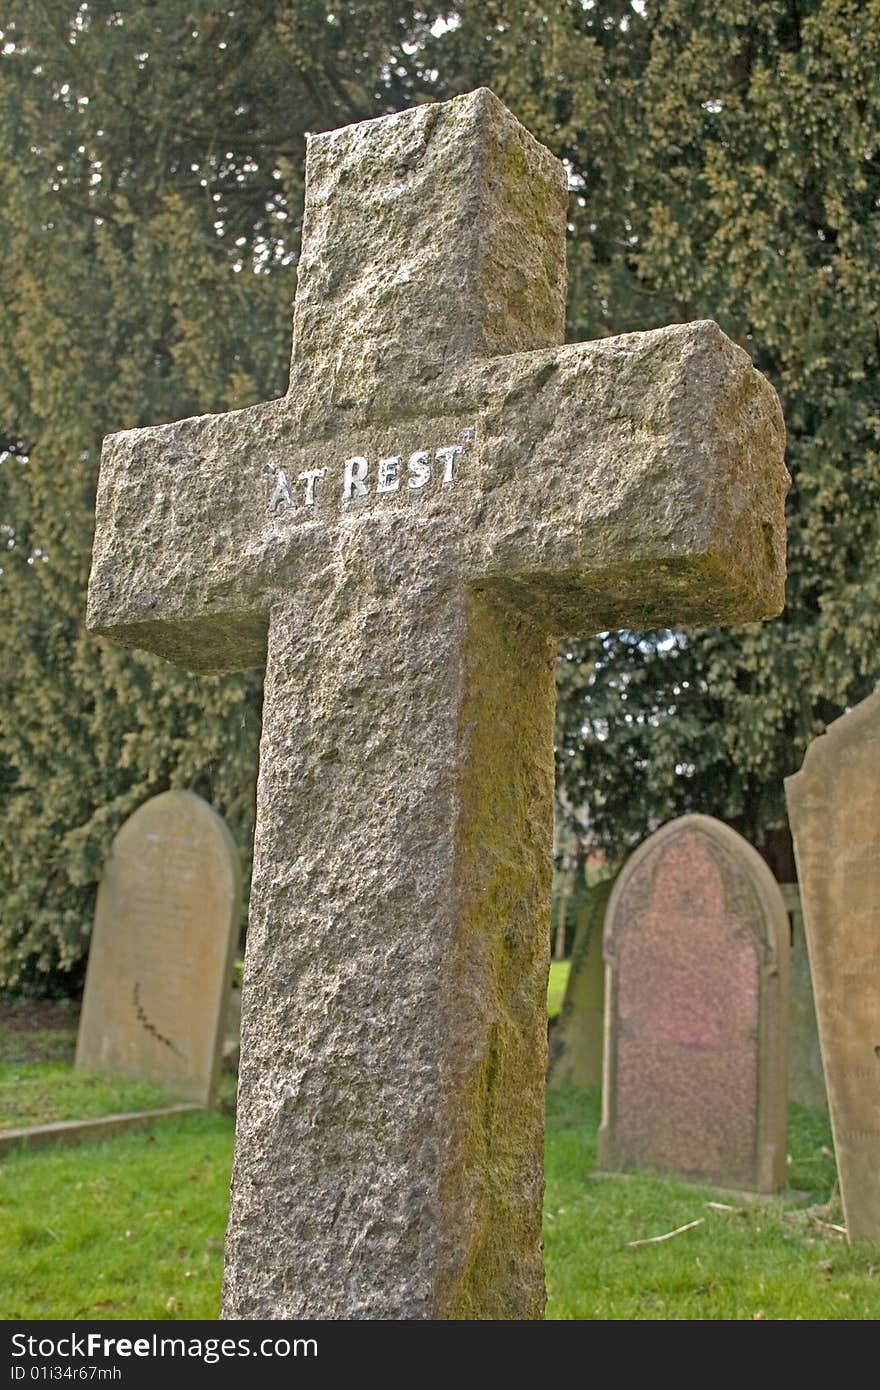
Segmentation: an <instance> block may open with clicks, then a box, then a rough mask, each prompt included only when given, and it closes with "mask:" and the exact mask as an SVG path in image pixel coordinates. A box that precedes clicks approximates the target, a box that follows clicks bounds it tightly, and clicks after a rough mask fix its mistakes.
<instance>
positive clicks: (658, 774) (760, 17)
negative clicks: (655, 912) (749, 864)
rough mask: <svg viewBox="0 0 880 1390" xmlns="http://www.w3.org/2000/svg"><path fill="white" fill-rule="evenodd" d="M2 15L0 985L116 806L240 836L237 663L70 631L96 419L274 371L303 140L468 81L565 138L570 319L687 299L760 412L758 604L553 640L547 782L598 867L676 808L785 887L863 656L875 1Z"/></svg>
mask: <svg viewBox="0 0 880 1390" xmlns="http://www.w3.org/2000/svg"><path fill="white" fill-rule="evenodd" d="M438 19H441V20H442V21H443V22H441V23H439V24H438V23H436V22H435V21H437V20H438ZM2 31H3V35H2V40H0V45H2V54H0V168H2V170H3V175H2V177H3V198H2V202H0V244H2V246H3V257H2V260H0V334H2V341H0V459H2V462H0V477H2V484H0V486H2V492H0V526H2V538H3V542H4V546H5V549H4V552H3V558H2V574H0V604H2V608H0V787H2V805H0V902H2V909H0V911H2V917H0V987H2V986H3V985H16V986H21V984H22V983H29V985H30V987H41V986H42V987H45V986H46V985H49V986H51V987H53V988H59V987H60V988H65V989H75V988H76V986H77V984H78V981H79V979H80V977H81V967H82V958H83V954H84V951H85V948H86V945H87V937H88V932H89V930H90V925H91V918H92V909H93V902H94V891H95V884H96V881H97V877H98V874H99V871H100V866H101V863H102V861H103V856H104V854H105V852H106V849H107V847H108V845H109V841H110V838H111V837H112V834H113V833H114V832H115V830H116V828H117V827H118V825H119V824H120V822H121V820H122V819H123V818H124V817H125V816H126V815H127V814H129V812H130V811H131V810H133V809H134V807H135V806H136V805H138V804H139V803H140V802H141V801H142V800H143V799H144V798H145V797H146V796H148V795H150V794H152V793H155V792H158V791H161V790H164V789H165V788H167V787H168V786H189V787H192V788H193V789H194V790H196V791H199V792H202V793H203V794H204V795H206V796H207V797H208V798H209V799H210V800H211V802H212V804H214V805H215V806H216V807H217V809H218V810H219V811H220V812H221V813H222V814H224V815H226V816H227V818H228V819H229V820H230V822H231V824H232V827H233V830H234V832H235V833H236V835H237V837H238V839H239V843H240V844H241V846H242V848H243V850H245V851H247V850H248V849H249V845H250V838H251V826H252V814H253V778H254V769H255V762H256V739H257V733H258V725H259V675H258V674H254V675H249V676H237V677H232V678H226V679H223V680H219V679H217V680H191V679H189V678H187V677H186V676H184V675H183V674H182V673H181V672H179V671H176V670H175V669H174V668H172V667H170V666H168V665H166V664H164V663H162V662H159V661H156V660H154V659H151V658H147V657H139V656H136V655H133V654H131V653H127V652H125V651H122V650H120V649H118V648H115V647H113V646H112V645H110V644H107V643H103V642H98V641H95V640H94V639H93V638H90V637H88V636H86V635H85V634H84V632H83V627H82V617H83V610H84V595H85V584H86V579H87V574H88V565H89V555H90V548H91V536H92V528H93V504H94V488H95V479H96V473H97V456H98V449H99V447H100V440H101V438H102V436H103V435H104V434H106V433H107V432H108V431H109V430H112V429H118V428H122V427H128V426H137V425H143V424H147V423H152V422H156V421H160V420H166V419H173V418H177V417H180V416H183V415H187V414H192V413H199V412H202V411H207V410H225V409H228V408H230V407H233V406H240V405H245V404H248V403H250V402H252V401H255V400H260V399H265V398H267V397H269V396H271V395H274V394H278V393H280V392H281V391H283V390H284V387H285V385H286V376H287V358H288V353H289V347H290V300H291V296H292V292H293V284H294V274H295V269H294V267H295V262H296V257H297V253H298V225H299V216H300V211H301V206H302V191H303V190H302V178H303V175H302V169H303V154H304V139H303V137H304V134H305V132H306V131H307V130H320V129H327V128H331V127H333V126H336V125H340V124H344V123H346V122H347V121H351V120H357V119H362V118H365V117H369V116H374V115H379V114H382V113H383V112H385V111H390V110H395V109H399V108H402V107H405V106H407V105H410V104H412V103H414V102H417V101H421V100H426V99H436V98H443V97H447V96H450V95H454V94H455V93H456V92H461V91H466V90H469V89H471V88H473V87H475V86H478V85H481V84H486V85H489V86H491V87H492V88H493V89H494V90H495V91H496V92H497V94H498V95H499V96H500V97H501V98H502V100H504V101H505V102H507V104H508V105H509V106H510V107H511V108H512V109H513V111H514V112H515V113H516V114H517V115H518V116H519V117H520V119H521V120H522V121H523V122H524V124H525V125H527V126H528V127H529V128H530V129H532V130H533V131H534V132H535V133H536V134H537V135H538V136H539V138H541V139H542V140H544V141H545V142H546V143H547V144H548V145H550V147H551V148H552V149H554V150H555V152H556V153H557V154H558V155H560V157H562V158H563V159H565V160H566V161H567V163H568V167H569V170H570V175H571V184H572V194H573V196H572V200H571V209H570V251H569V273H570V293H569V337H570V338H572V339H584V338H589V337H596V336H600V335H603V334H607V333H610V332H620V331H627V330H631V329H641V328H650V327H654V326H657V325H659V324H663V323H667V322H671V321H675V320H682V319H690V318H699V317H713V318H716V319H717V320H718V322H719V323H720V324H721V326H722V327H723V328H724V329H725V331H726V332H728V333H729V334H730V335H731V336H732V337H733V338H735V339H736V340H737V341H738V342H740V343H742V345H743V346H744V347H745V348H746V350H747V351H748V352H749V353H750V355H751V357H752V358H753V360H754V361H755V362H756V363H757V365H758V366H759V367H760V368H761V369H762V370H763V371H765V372H766V373H767V375H768V376H769V377H770V378H771V380H772V381H773V382H774V383H775V385H776V386H777V389H778V390H779V391H780V394H781V397H782V402H783V407H784V410H785V415H786V421H787V425H788V429H789V466H790V468H791V471H792V474H793V478H794V486H793V489H792V493H791V497H790V502H789V515H790V564H791V578H790V583H789V603H788V607H787V609H786V612H785V614H784V615H783V617H782V618H781V619H779V620H777V621H775V622H773V623H768V624H766V625H765V626H752V627H748V628H744V629H740V630H738V631H735V632H727V631H725V632H716V631H712V632H700V633H693V632H691V633H688V634H687V635H686V636H685V635H682V634H680V633H647V634H636V633H616V634H608V635H606V636H604V637H603V638H600V639H597V640H596V641H593V642H587V643H578V644H576V645H575V644H571V645H569V646H568V647H567V648H566V649H565V650H566V652H567V653H568V655H567V656H565V657H563V659H562V660H561V662H560V691H561V694H562V700H561V702H560V716H559V731H558V750H559V752H558V757H559V771H560V777H561V779H562V781H563V782H564V785H565V787H566V791H567V795H568V798H569V800H570V802H571V803H572V804H573V805H576V806H577V805H583V804H586V806H587V808H588V811H589V817H590V820H589V833H588V836H587V838H588V840H589V842H590V844H591V845H592V846H600V847H604V848H605V849H606V850H607V851H608V852H609V853H610V854H612V855H615V856H616V855H619V854H620V853H622V852H623V851H624V850H625V849H626V848H627V847H628V846H630V845H632V844H633V843H634V842H636V841H637V840H638V839H640V838H641V837H642V836H643V835H644V834H645V833H646V832H647V831H648V830H649V829H650V828H651V827H652V826H653V825H654V824H656V823H658V822H660V821H662V820H664V819H666V818H668V817H669V816H671V815H674V814H676V813H678V812H680V811H682V810H685V809H702V810H707V811H710V812H712V813H713V814H716V815H719V816H721V817H722V818H723V819H725V820H728V821H729V822H731V823H732V824H734V825H737V826H738V827H739V828H740V829H742V830H743V831H744V832H745V833H746V834H747V835H748V836H749V838H750V839H752V840H753V842H755V843H757V844H758V845H759V846H762V847H763V848H764V850H765V852H766V853H767V854H768V857H769V858H770V859H771V861H772V862H774V864H775V867H777V870H778V871H779V872H780V873H781V874H782V876H784V877H788V876H790V873H791V865H790V863H787V862H786V857H785V844H784V840H785V835H784V805H783V795H782V777H783V776H784V775H785V774H786V773H787V772H790V771H792V770H794V769H795V768H796V767H797V766H798V765H799V763H800V760H801V757H802V753H803V749H804V746H805V744H806V742H807V741H808V739H809V738H810V737H812V736H813V735H814V734H816V733H818V732H819V731H820V730H821V729H822V727H823V726H824V724H825V723H826V722H827V720H828V719H829V718H831V717H833V716H834V715H835V714H837V713H838V712H839V711H840V710H842V709H843V708H845V707H846V705H847V704H848V703H851V702H852V701H854V700H857V699H859V698H861V696H862V695H864V694H865V693H867V692H868V691H869V690H870V689H871V688H872V686H873V683H874V680H875V677H876V674H877V661H876V657H875V652H876V649H877V639H878V635H880V634H878V626H880V618H878V613H880V603H878V598H880V594H878V587H880V579H878V567H877V564H876V554H877V541H878V505H877V504H878V500H880V499H878V493H880V457H878V456H880V449H878V441H880V411H878V408H877V395H876V390H877V386H876V383H877V367H878V334H880V328H878V317H880V316H878V307H880V253H878V244H877V232H876V227H877V209H878V205H880V156H878V130H880V109H878V107H880V51H878V50H880V0H864V3H858V2H857V0H800V2H799V3H798V2H797V0H713V3H712V4H709V3H707V0H647V3H643V4H638V5H636V4H631V3H628V0H596V3H592V4H591V3H588V0H553V3H550V2H549V0H547V3H544V4H540V3H535V0H483V3H481V4H479V5H476V4H474V5H467V4H462V5H460V6H459V7H458V9H455V8H453V7H448V6H436V7H435V6H431V5H424V6H419V7H418V8H416V7H413V6H408V5H403V4H397V3H394V2H393V0H348V3H345V4H335V3H332V4H322V3H318V0H281V3H277V4H275V3H269V0H253V3H248V4H247V5H244V6H241V7H234V6H233V5H231V4H226V5H225V6H218V5H216V4H214V3H211V2H210V0H194V2H193V3H183V0H161V3H159V4H154V5H149V6H146V5H143V4H140V3H138V4H135V3H133V0H117V3H105V0H92V3H82V4H74V3H64V2H63V0H7V5H6V8H5V10H4V16H3V20H2Z"/></svg>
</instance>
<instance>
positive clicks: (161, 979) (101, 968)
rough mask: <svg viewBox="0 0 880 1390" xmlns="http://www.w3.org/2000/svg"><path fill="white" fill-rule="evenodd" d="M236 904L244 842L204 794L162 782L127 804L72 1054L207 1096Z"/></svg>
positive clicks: (102, 889)
mask: <svg viewBox="0 0 880 1390" xmlns="http://www.w3.org/2000/svg"><path fill="white" fill-rule="evenodd" d="M240 913H241V872H240V869H239V858H238V851H237V849H236V846H235V842H234V840H233V839H232V836H231V835H230V833H229V831H228V830H227V828H226V825H225V824H224V822H223V821H222V820H221V819H220V817H219V816H218V815H217V813H216V812H215V811H213V810H212V809H211V807H210V806H209V805H208V803H207V802H206V801H203V800H202V798H201V797H200V796H195V795H194V794H193V793H192V792H185V791H172V792H163V793H162V795H161V796H154V797H153V798H152V799H151V800H150V801H147V802H145V803H144V805H143V806H140V807H139V808H138V810H137V811H135V812H134V814H133V815H132V816H129V818H128V820H127V821H126V822H125V824H124V825H123V826H122V827H121V829H120V830H119V832H118V833H117V835H116V838H115V839H114V841H113V846H112V849H111V851H110V856H109V858H108V860H107V863H106V865H105V866H104V876H103V878H102V880H101V883H100V885H99V888H98V900H97V905H96V908H95V922H94V926H93V928H92V941H91V947H90V950H89V963H88V968H87V971H86V987H85V994H84V996H83V1005H82V1012H81V1014H80V1024H79V1036H78V1038H77V1044H76V1066H77V1067H81V1068H85V1069H88V1070H97V1071H106V1072H111V1073H117V1074H119V1075H121V1076H131V1077H140V1078H143V1079H145V1080H149V1081H158V1082H161V1083H162V1084H163V1085H164V1086H166V1087H167V1088H168V1090H169V1091H171V1092H172V1093H173V1094H175V1095H179V1096H180V1097H182V1098H183V1099H186V1100H192V1101H197V1102H199V1103H201V1104H205V1105H206V1104H208V1103H209V1101H210V1100H211V1098H212V1096H213V1094H214V1090H215V1087H216V1084H217V1077H218V1074H219V1068H220V1053H221V1047H222V1042H223V1025H224V1021H225V1014H226V1007H227V999H228V997H229V988H230V981H231V978H232V967H233V962H234V959H235V948H236V945H237V943H238V932H239V925H240Z"/></svg>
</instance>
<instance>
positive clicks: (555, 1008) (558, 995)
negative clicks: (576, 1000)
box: [547, 960, 571, 1018]
mask: <svg viewBox="0 0 880 1390" xmlns="http://www.w3.org/2000/svg"><path fill="white" fill-rule="evenodd" d="M570 969H571V961H570V960H552V961H551V962H550V980H549V982H548V985H547V1017H548V1018H556V1016H557V1014H558V1013H559V1011H560V1009H561V1008H562V1001H563V999H564V998H565V987H566V985H567V984H568V974H569V970H570Z"/></svg>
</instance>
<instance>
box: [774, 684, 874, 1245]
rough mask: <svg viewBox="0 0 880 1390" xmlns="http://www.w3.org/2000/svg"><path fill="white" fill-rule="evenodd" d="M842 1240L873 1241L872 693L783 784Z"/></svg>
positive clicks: (836, 723)
mask: <svg viewBox="0 0 880 1390" xmlns="http://www.w3.org/2000/svg"><path fill="white" fill-rule="evenodd" d="M785 795H786V800H787V802H788V815H789V820H790V822H791V829H792V834H793V836H794V848H795V857H796V860H797V871H798V880H799V882H800V885H801V903H802V905H803V911H804V926H805V929H806V937H807V947H808V949H809V953H810V969H811V971H812V975H813V989H814V991H815V997H816V1015H817V1018H818V1021H819V1041H820V1043H821V1046H822V1061H823V1063H824V1066H825V1081H826V1083H827V1087H828V1109H829V1112H830V1115H831V1130H832V1133H833V1135H834V1150H835V1154H836V1157H837V1169H838V1173H839V1174H840V1195H841V1198H842V1200H843V1210H844V1216H845V1219H846V1230H847V1236H848V1238H849V1239H850V1240H880V854H878V846H880V694H875V695H871V696H869V698H868V699H867V700H862V702H861V703H860V704H858V705H856V706H855V708H854V709H852V710H851V711H850V712H849V714H844V715H843V716H842V717H841V718H840V719H835V720H834V722H833V724H829V726H828V728H827V730H826V731H825V733H824V734H822V735H821V737H820V738H817V739H814V740H813V742H812V743H811V744H810V746H809V748H808V749H807V752H806V756H805V758H804V763H803V767H802V768H801V770H800V772H798V773H796V774H795V775H794V776H793V777H789V778H787V779H786V783H785Z"/></svg>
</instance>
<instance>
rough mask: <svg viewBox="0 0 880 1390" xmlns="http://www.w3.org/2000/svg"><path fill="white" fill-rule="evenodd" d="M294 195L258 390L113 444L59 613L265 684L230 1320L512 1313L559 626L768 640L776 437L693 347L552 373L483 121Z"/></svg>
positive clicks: (473, 110) (502, 151)
mask: <svg viewBox="0 0 880 1390" xmlns="http://www.w3.org/2000/svg"><path fill="white" fill-rule="evenodd" d="M306 179H307V182H306V206H305V212H304V220H303V233H302V250H301V255H300V262H299V280H298V285H297V293H296V303H295V308H294V344H293V357H292V365H291V378H290V387H289V391H288V393H287V395H286V396H285V397H284V398H283V399H280V400H277V401H272V402H269V403H268V404H266V405H261V406H256V407H253V408H250V409H246V410H242V411H238V412H235V413H233V414H231V415H226V416H219V417H217V416H215V417H211V416H208V417H204V418H200V419H194V420H187V421H181V422H179V423H177V424H171V425H165V426H160V427H158V428H154V429H144V430H137V431H129V432H125V433H122V434H117V435H114V436H111V437H110V438H109V439H108V440H107V442H106V445H105V452H104V455H103V458H102V463H101V476H100V485H99V494H98V502H97V532H96V540H95V550H94V558H93V568H92V577H91V586H90V597H89V623H90V625H91V627H92V629H93V630H94V631H96V632H99V633H105V634H107V635H110V636H113V637H114V638H116V639H117V640H119V641H122V642H128V643H131V644H133V645H136V646H140V647H146V648H148V649H150V650H153V651H156V652H159V653H160V654H161V655H163V656H165V657H167V658H168V659H170V660H173V661H177V662H179V663H180V664H182V665H185V666H188V667H190V668H191V669H194V670H197V671H198V670H201V671H217V670H226V669H231V668H235V667H239V666H246V665H248V664H252V663H254V662H261V661H263V660H265V661H266V666H267V669H266V680H265V694H264V706H263V733H262V742H261V746H260V773H259V782H258V805H257V829H256V837H255V862H254V876H253V888H252V894H251V910H250V925H249V932H248V942H247V951H246V963H245V980H244V986H243V995H242V1011H243V1023H242V1048H241V1062H240V1077H239V1106H238V1129H237V1138H236V1155H235V1163H234V1172H233V1184H232V1203H231V1212H230V1218H229V1228H228V1234H227V1248H226V1271H225V1280H224V1294H223V1312H224V1316H226V1317H231V1318H302V1317H322V1318H345V1319H351V1318H477V1317H479V1318H534V1317H540V1316H541V1315H542V1309H543V1298H544V1290H543V1271H542V1262H541V1197H542V1190H543V1092H544V1069H545V1065H546V1005H545V1000H546V981H547V968H548V934H549V916H548V906H549V899H550V871H551V835H552V798H553V756H552V749H553V720H554V707H555V701H554V694H555V692H554V656H555V643H556V637H557V634H559V633H563V632H565V633H577V632H594V631H598V630H601V629H603V628H608V627H614V626H617V625H621V624H625V625H633V626H643V627H650V626H655V625H658V624H667V623H670V622H680V623H688V622H700V623H718V622H729V621H743V620H746V619H756V618H759V617H762V616H764V615H767V614H771V613H775V612H777V611H778V609H779V607H780V605H781V603H782V596H783V574H784V531H783V498H784V494H785V490H786V486H787V474H786V472H785V468H784V464H783V442H784V432H783V425H782V419H781V415H780V411H779V406H778V402H777V400H776V397H775V394H774V392H773V391H772V389H771V388H770V387H769V386H768V385H767V383H766V382H765V381H764V380H763V378H761V377H760V376H759V375H758V374H757V373H756V372H755V371H754V369H753V368H752V366H751V363H750V362H749V359H748V357H747V356H746V354H745V353H743V352H742V351H741V350H740V349H739V348H737V347H736V346H734V345H733V344H732V343H731V342H729V341H728V339H726V338H725V337H724V335H723V334H722V333H721V331H720V330H719V329H718V328H717V326H716V325H715V324H713V323H711V322H701V323H694V324H687V325H680V326H676V327H672V328H669V329H664V330H658V331H654V332H648V333H640V334H633V335H630V336H627V337H624V338H616V339H609V340H607V341H600V342H597V343H591V344H580V345H574V346H569V347H561V346H559V344H560V343H561V341H562V337H563V331H564V312H565V207H566V176H565V171H564V169H563V167H562V165H561V164H560V163H559V162H558V161H557V160H556V159H554V158H553V156H552V155H551V154H550V153H549V151H547V150H546V149H545V148H543V146H541V145H539V144H538V143H537V142H536V141H535V140H534V139H533V138H532V137H531V136H530V135H529V134H528V133H527V132H526V131H525V130H524V129H523V128H522V127H521V126H520V125H519V124H518V123H517V121H516V120H515V119H514V118H513V116H512V115H511V114H510V112H509V111H507V110H506V108H505V107H504V106H502V104H501V103H500V102H499V101H498V100H497V98H495V97H494V96H493V95H492V93H491V92H489V91H487V90H485V89H482V90H479V91H476V92H472V93H470V94H468V95H466V96H463V97H459V98H456V99H455V100H453V101H451V102H448V103H443V104H440V105H430V106H422V107H418V108H416V109H414V110H411V111H406V112H402V113H400V114H398V115H393V116H387V117H383V118H381V119H379V120H376V121H368V122H365V123H362V124H359V125H354V126H349V127H346V128H344V129H342V130H338V131H332V132H329V133H327V134H323V135H318V136H314V137H312V138H311V139H310V140H309V143H308V158H307V175H306ZM267 644H268V654H267Z"/></svg>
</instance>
